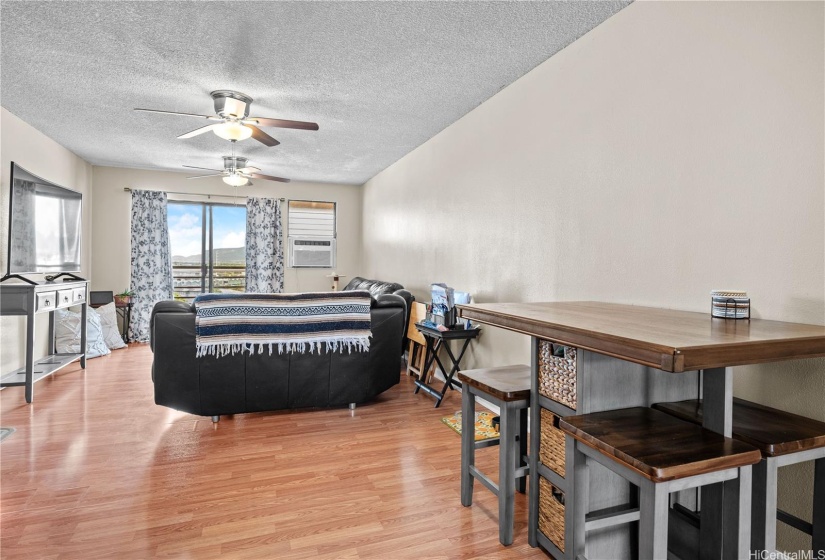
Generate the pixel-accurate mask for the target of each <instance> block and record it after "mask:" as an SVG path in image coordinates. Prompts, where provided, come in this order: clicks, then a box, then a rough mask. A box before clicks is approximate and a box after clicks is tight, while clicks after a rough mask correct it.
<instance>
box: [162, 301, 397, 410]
mask: <svg viewBox="0 0 825 560" xmlns="http://www.w3.org/2000/svg"><path fill="white" fill-rule="evenodd" d="M406 308H407V306H406V303H405V302H404V300H403V298H401V297H400V296H397V295H393V294H384V295H379V296H378V297H376V298H373V300H372V305H371V309H370V319H371V330H372V338H371V339H370V350H369V352H352V353H348V352H346V351H344V352H343V353H340V352H321V353H318V352H315V353H312V354H308V353H304V354H299V353H291V354H287V353H284V354H278V353H277V352H274V353H273V354H272V355H271V356H270V355H269V353H268V352H264V353H263V354H254V355H249V354H248V353H239V354H235V355H229V356H223V357H220V358H216V357H214V356H205V357H202V358H196V357H195V308H194V305H191V304H188V303H183V302H180V301H162V302H159V303H157V304H156V305H155V307H154V309H152V317H151V323H150V328H151V331H150V344H151V347H152V351H153V352H154V361H153V362H152V381H153V382H154V387H155V403H157V404H159V405H163V406H168V407H170V408H174V409H176V410H181V411H184V412H189V413H191V414H198V415H201V416H211V417H212V420H213V421H215V422H217V421H218V419H219V417H220V415H222V414H240V413H244V412H262V411H270V410H282V409H293V408H319V407H335V406H344V405H350V406H351V407H354V405H355V404H358V403H364V402H367V401H369V400H371V399H373V398H375V397H376V396H377V395H378V394H380V393H381V392H383V391H386V390H387V389H389V388H390V387H392V386H393V385H395V384H397V383H398V382H399V378H400V372H401V363H400V360H399V357H398V346H399V344H400V343H401V340H403V338H404V333H405V332H406V322H405V321H406V319H405V315H406Z"/></svg>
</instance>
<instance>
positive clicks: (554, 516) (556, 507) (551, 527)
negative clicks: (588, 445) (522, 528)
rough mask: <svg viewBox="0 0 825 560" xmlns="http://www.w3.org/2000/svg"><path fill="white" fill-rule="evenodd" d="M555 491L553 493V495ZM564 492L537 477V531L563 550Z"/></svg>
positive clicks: (544, 479)
mask: <svg viewBox="0 0 825 560" xmlns="http://www.w3.org/2000/svg"><path fill="white" fill-rule="evenodd" d="M554 491H555V495H554ZM563 501H564V493H563V492H561V491H560V490H558V489H557V488H556V487H555V486H553V485H552V484H550V483H549V482H548V481H547V479H546V478H544V477H539V531H541V532H542V533H544V536H545V537H547V538H548V539H550V542H552V543H553V544H554V545H556V546H557V547H558V548H559V550H561V551H562V552H564V504H563V503H562V502H563Z"/></svg>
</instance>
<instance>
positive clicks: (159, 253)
mask: <svg viewBox="0 0 825 560" xmlns="http://www.w3.org/2000/svg"><path fill="white" fill-rule="evenodd" d="M129 289H130V290H131V291H132V317H131V322H130V324H129V339H130V340H132V341H134V342H147V341H148V340H149V319H150V317H151V314H152V308H153V307H154V305H155V304H156V303H157V302H159V301H163V300H166V299H172V297H173V296H174V292H173V289H172V258H171V255H170V254H169V225H168V223H167V215H166V193H164V192H157V191H139V190H133V191H132V279H131V283H130V285H129Z"/></svg>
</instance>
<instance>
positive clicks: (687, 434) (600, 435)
mask: <svg viewBox="0 0 825 560" xmlns="http://www.w3.org/2000/svg"><path fill="white" fill-rule="evenodd" d="M559 428H560V429H561V430H562V431H563V432H565V434H566V437H568V438H573V440H574V441H573V457H572V461H571V462H570V467H568V469H567V475H568V477H571V476H572V484H573V489H574V494H573V496H574V499H573V504H570V503H568V504H566V507H568V508H570V507H572V508H573V519H574V520H575V523H574V525H573V526H574V530H573V535H572V537H573V538H572V542H570V543H569V545H568V546H569V547H570V556H569V557H570V558H576V559H578V558H585V552H586V551H585V548H586V535H585V517H586V515H587V511H586V510H587V504H588V487H589V480H588V470H587V468H586V466H587V462H588V461H590V460H593V461H595V462H597V463H599V464H601V465H603V466H604V467H606V468H607V469H609V470H610V471H612V472H614V473H616V474H617V475H619V476H620V477H622V478H624V479H625V480H627V481H628V482H630V483H631V484H634V485H636V486H638V487H639V504H640V506H639V509H638V517H636V516H629V515H627V514H628V512H627V511H626V510H623V511H622V512H620V513H617V514H616V515H615V516H613V517H614V518H615V521H614V523H612V525H618V524H621V523H627V522H629V521H636V520H638V521H639V558H642V559H644V560H651V559H653V560H665V559H666V558H667V538H668V510H669V495H670V493H671V492H678V491H680V490H686V489H688V488H698V487H700V486H705V485H707V484H715V483H717V482H723V481H727V480H736V481H738V484H737V485H734V488H736V490H735V492H736V493H738V500H737V501H738V511H737V512H736V514H735V515H736V518H735V520H737V521H738V522H737V523H736V525H737V526H736V527H732V528H731V529H730V530H727V528H726V535H725V543H724V555H725V556H724V557H725V558H740V559H741V558H748V550H749V545H750V513H751V465H753V464H755V463H758V462H759V460H760V458H761V456H760V454H759V450H758V449H756V448H755V447H753V446H750V445H748V444H746V443H743V442H740V441H736V440H733V439H731V438H726V437H724V436H722V435H720V434H717V433H715V432H711V431H710V430H706V429H704V428H702V427H701V426H696V425H694V424H691V423H689V422H683V421H681V420H679V419H677V418H674V417H673V416H670V415H668V414H665V413H664V412H660V411H658V410H653V409H650V408H645V407H637V408H625V409H620V410H610V411H606V412H595V413H592V414H583V415H580V416H566V417H564V418H561V419H560V421H559ZM571 467H572V468H571ZM601 526H602V527H605V526H611V524H610V522H609V520H608V522H607V523H604V522H602V524H601Z"/></svg>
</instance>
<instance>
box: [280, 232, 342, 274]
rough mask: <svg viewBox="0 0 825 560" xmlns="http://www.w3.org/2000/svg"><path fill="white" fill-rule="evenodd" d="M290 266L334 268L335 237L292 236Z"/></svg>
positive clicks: (290, 239)
mask: <svg viewBox="0 0 825 560" xmlns="http://www.w3.org/2000/svg"><path fill="white" fill-rule="evenodd" d="M289 266H291V267H293V268H334V267H335V238H334V237H290V238H289Z"/></svg>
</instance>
